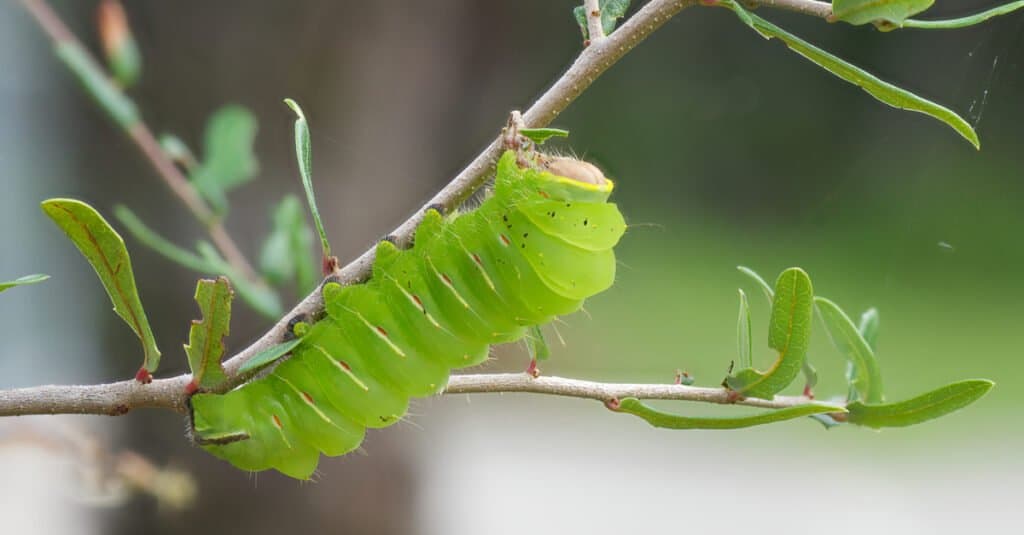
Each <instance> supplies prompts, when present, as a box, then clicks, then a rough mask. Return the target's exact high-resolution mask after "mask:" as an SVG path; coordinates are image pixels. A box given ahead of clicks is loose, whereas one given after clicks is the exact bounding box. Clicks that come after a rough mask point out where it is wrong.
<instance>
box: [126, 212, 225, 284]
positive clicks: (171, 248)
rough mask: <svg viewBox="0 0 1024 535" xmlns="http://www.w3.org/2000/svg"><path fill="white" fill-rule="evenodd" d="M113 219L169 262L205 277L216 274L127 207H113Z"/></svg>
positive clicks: (212, 269) (198, 258) (215, 269)
mask: <svg viewBox="0 0 1024 535" xmlns="http://www.w3.org/2000/svg"><path fill="white" fill-rule="evenodd" d="M114 217H116V218H117V220H118V221H120V222H121V224H122V225H124V226H125V228H127V229H128V232H129V233H131V235H132V236H134V237H135V239H137V240H139V241H140V242H142V244H143V245H145V246H146V247H149V248H150V249H152V250H154V251H156V252H157V253H159V254H160V255H161V256H163V257H164V258H166V259H168V260H170V261H171V262H174V263H175V264H178V265H181V266H184V267H186V268H188V269H191V270H194V271H198V272H200V273H204V274H207V275H212V274H217V273H218V269H217V267H216V266H214V265H213V264H212V263H210V262H207V261H206V260H204V259H202V258H200V257H198V256H196V255H195V254H194V253H192V252H191V251H188V250H185V249H183V248H181V247H178V246H177V245H175V244H173V243H171V242H170V241H168V240H167V239H165V238H164V237H162V236H160V235H159V234H157V233H156V232H155V231H154V230H153V229H151V228H149V227H148V226H146V224H145V223H143V222H142V220H141V219H139V218H138V216H136V215H135V212H132V211H131V210H130V209H128V208H127V207H125V206H122V205H120V204H119V205H117V206H114Z"/></svg>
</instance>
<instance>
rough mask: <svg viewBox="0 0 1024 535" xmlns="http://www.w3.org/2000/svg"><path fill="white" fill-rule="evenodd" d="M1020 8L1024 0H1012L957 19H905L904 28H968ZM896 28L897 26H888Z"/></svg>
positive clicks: (1022, 6)
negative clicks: (1015, 0) (1012, 0)
mask: <svg viewBox="0 0 1024 535" xmlns="http://www.w3.org/2000/svg"><path fill="white" fill-rule="evenodd" d="M1020 8H1024V0H1018V1H1017V2H1010V3H1008V4H1003V5H1001V6H996V7H994V8H992V9H989V10H986V11H982V12H981V13H975V14H974V15H968V16H966V17H960V18H956V19H947V20H916V19H909V20H905V21H903V24H902V27H903V28H920V29H924V30H945V29H951V28H966V27H968V26H974V25H975V24H981V23H982V22H985V21H986V20H988V19H991V18H992V17H998V16H1000V15H1005V14H1007V13H1010V12H1013V11H1016V10H1018V9H1020ZM886 29H895V28H886Z"/></svg>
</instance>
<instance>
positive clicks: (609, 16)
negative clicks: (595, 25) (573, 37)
mask: <svg viewBox="0 0 1024 535" xmlns="http://www.w3.org/2000/svg"><path fill="white" fill-rule="evenodd" d="M631 1H632V0H600V1H599V2H598V4H597V5H598V6H599V9H600V10H601V28H602V29H604V34H605V35H610V34H611V33H612V32H613V31H615V26H616V25H617V24H618V23H619V19H621V18H622V17H625V16H626V10H628V9H629V4H630V2H631ZM572 15H573V17H575V18H576V24H579V25H580V31H582V32H583V39H590V34H589V32H588V31H587V8H586V7H585V6H576V7H575V8H574V9H573V10H572Z"/></svg>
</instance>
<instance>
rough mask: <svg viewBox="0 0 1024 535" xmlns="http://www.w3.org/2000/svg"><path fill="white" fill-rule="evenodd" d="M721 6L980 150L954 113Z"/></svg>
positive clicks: (724, 1) (729, 1) (729, 0)
mask: <svg viewBox="0 0 1024 535" xmlns="http://www.w3.org/2000/svg"><path fill="white" fill-rule="evenodd" d="M718 5H720V6H723V7H727V8H729V9H731V10H732V11H733V12H735V13H736V14H737V15H740V20H743V21H744V22H745V23H746V24H747V25H748V26H750V27H751V28H753V29H754V30H755V31H757V32H758V33H760V34H761V35H762V36H763V37H765V38H772V37H775V38H778V39H780V40H781V41H783V42H784V43H786V46H788V47H789V48H790V49H791V50H793V51H794V52H796V53H798V54H800V55H801V56H803V57H805V58H807V59H809V60H811V61H812V62H814V63H816V64H817V65H818V66H820V67H822V68H824V69H825V70H827V71H829V72H831V73H832V74H834V75H836V76H838V77H839V78H842V79H843V80H846V81H847V82H850V83H851V84H853V85H855V86H857V87H860V88H861V89H863V90H864V91H867V92H868V94H870V95H871V96H873V97H875V98H876V99H878V100H879V101H881V102H883V103H885V104H888V105H890V106H892V107H894V108H898V109H902V110H909V111H914V112H918V113H923V114H925V115H929V116H931V117H933V118H935V119H937V120H939V121H942V122H944V123H946V124H947V125H949V126H950V127H951V128H953V129H954V130H956V131H957V133H959V134H960V135H961V136H963V137H964V138H965V139H967V140H968V141H970V143H971V145H974V148H976V149H980V148H981V142H980V141H979V140H978V134H977V133H976V132H975V131H974V129H973V128H972V127H971V125H970V124H969V123H968V122H967V121H965V120H964V119H963V118H962V117H960V116H959V115H957V114H956V113H954V112H953V111H952V110H950V109H948V108H945V107H943V106H940V105H938V104H936V103H934V102H931V101H930V100H926V99H923V98H921V97H919V96H917V95H915V94H913V93H911V92H909V91H907V90H905V89H901V88H899V87H896V86H895V85H892V84H890V83H888V82H886V81H883V80H881V79H879V78H877V77H875V76H874V75H872V74H871V73H869V72H867V71H865V70H864V69H861V68H860V67H856V66H854V65H851V64H850V63H847V62H846V61H844V60H842V59H840V58H838V57H836V56H834V55H832V54H830V53H828V52H826V51H824V50H822V49H820V48H818V47H816V46H814V45H812V44H810V43H808V42H806V41H804V40H802V39H800V38H799V37H797V36H795V35H793V34H791V33H789V32H787V31H785V30H783V29H782V28H779V27H778V26H775V25H774V24H772V23H770V22H768V21H766V20H764V19H762V18H761V17H758V16H757V15H754V14H752V13H749V12H747V11H746V10H745V9H743V8H742V7H740V5H739V4H737V3H736V2H735V1H734V0H720V1H719V3H718Z"/></svg>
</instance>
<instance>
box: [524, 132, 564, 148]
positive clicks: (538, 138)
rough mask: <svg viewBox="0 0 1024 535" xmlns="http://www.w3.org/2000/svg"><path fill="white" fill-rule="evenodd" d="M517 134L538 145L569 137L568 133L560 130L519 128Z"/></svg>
mask: <svg viewBox="0 0 1024 535" xmlns="http://www.w3.org/2000/svg"><path fill="white" fill-rule="evenodd" d="M519 133H520V134H521V135H523V136H526V137H527V138H529V140H530V141H533V142H534V143H536V144H538V145H543V144H544V142H545V141H547V140H549V139H551V138H553V137H569V131H568V130H562V129H561V128H520V129H519Z"/></svg>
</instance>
